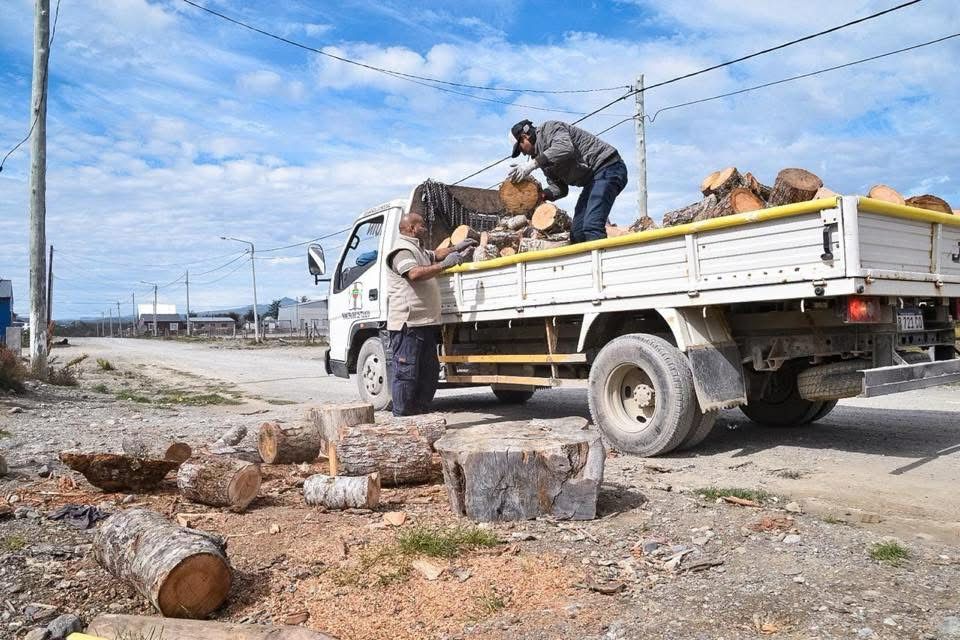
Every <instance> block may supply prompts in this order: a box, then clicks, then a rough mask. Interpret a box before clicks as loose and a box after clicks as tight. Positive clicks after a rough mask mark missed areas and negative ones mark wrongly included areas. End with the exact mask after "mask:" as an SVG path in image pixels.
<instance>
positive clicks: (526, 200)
mask: <svg viewBox="0 0 960 640" xmlns="http://www.w3.org/2000/svg"><path fill="white" fill-rule="evenodd" d="M542 191H543V187H541V186H540V183H539V182H537V181H536V180H534V179H533V178H526V179H524V180H521V181H520V182H512V181H510V180H504V181H503V182H501V183H500V203H501V204H503V208H504V210H505V211H506V212H507V213H510V214H513V215H516V214H523V215H530V212H531V211H533V210H534V209H535V208H536V206H537V203H538V202H540V193H541V192H542Z"/></svg>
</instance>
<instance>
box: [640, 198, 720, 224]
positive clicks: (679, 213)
mask: <svg viewBox="0 0 960 640" xmlns="http://www.w3.org/2000/svg"><path fill="white" fill-rule="evenodd" d="M717 202H718V201H717V196H715V195H713V194H711V195H709V196H707V197H706V198H704V199H703V200H701V201H700V202H694V203H693V204H688V205H687V206H685V207H680V208H679V209H674V210H673V211H668V212H666V213H665V214H663V226H665V227H675V226H677V225H680V224H687V223H688V222H693V220H694V218H696V217H697V216H698V215H700V214H701V213H702V212H704V211H710V210H712V209H714V208H716V206H717ZM641 220H642V219H641ZM641 220H638V221H637V222H635V223H634V224H635V225H636V224H638V223H640V222H641Z"/></svg>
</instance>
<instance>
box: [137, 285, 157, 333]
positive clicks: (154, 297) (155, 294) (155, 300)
mask: <svg viewBox="0 0 960 640" xmlns="http://www.w3.org/2000/svg"><path fill="white" fill-rule="evenodd" d="M140 282H142V283H143V284H149V285H150V286H152V287H153V337H154V338H156V337H157V283H156V282H147V281H146V280H141V281H140Z"/></svg>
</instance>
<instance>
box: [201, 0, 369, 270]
mask: <svg viewBox="0 0 960 640" xmlns="http://www.w3.org/2000/svg"><path fill="white" fill-rule="evenodd" d="M184 2H186V0H184ZM350 229H352V227H346V228H345V229H340V230H339V231H333V232H331V233H327V234H324V235H322V236H319V237H316V238H314V239H312V240H304V241H303V242H296V243H294V244H288V245H285V246H282V247H271V248H269V249H257V253H268V252H270V251H283V250H284V249H292V248H293V247H302V246H303V245H305V244H310V243H311V242H319V241H320V240H326V239H327V238H332V237H333V236H338V235H340V234H341V233H346V232H347V231H350Z"/></svg>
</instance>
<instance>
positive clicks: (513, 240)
mask: <svg viewBox="0 0 960 640" xmlns="http://www.w3.org/2000/svg"><path fill="white" fill-rule="evenodd" d="M481 244H492V245H493V246H495V247H496V248H497V251H498V252H499V251H500V249H503V248H504V247H512V248H514V249H516V248H517V247H519V246H520V234H519V233H518V232H516V231H490V232H488V233H487V242H486V243H482V242H481Z"/></svg>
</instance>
